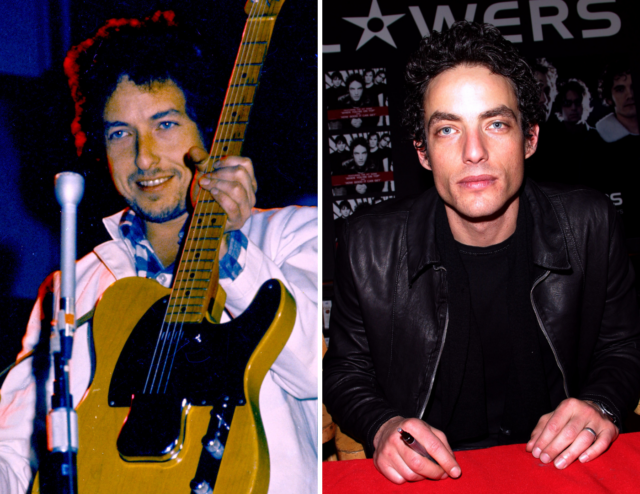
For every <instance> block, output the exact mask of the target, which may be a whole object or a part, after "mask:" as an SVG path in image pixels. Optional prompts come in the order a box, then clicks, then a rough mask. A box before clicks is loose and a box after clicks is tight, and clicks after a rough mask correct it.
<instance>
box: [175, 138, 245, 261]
mask: <svg viewBox="0 0 640 494" xmlns="http://www.w3.org/2000/svg"><path fill="white" fill-rule="evenodd" d="M186 159H187V161H190V162H191V163H193V164H194V166H195V168H196V170H195V171H196V176H195V179H194V181H193V187H192V190H191V198H192V201H193V202H194V203H195V200H196V197H198V193H199V192H200V189H201V188H202V189H205V190H207V191H209V192H210V193H211V195H212V196H213V198H214V199H215V200H216V201H217V202H218V204H220V206H221V207H222V209H224V211H225V213H227V225H226V227H225V232H229V231H232V230H239V229H240V228H242V226H243V225H244V224H245V223H246V221H247V220H248V219H249V217H250V216H251V208H252V207H253V206H254V205H255V203H256V191H257V190H258V183H257V182H256V177H255V175H254V173H253V164H252V163H251V160H250V159H249V158H243V157H241V156H228V157H226V158H224V159H222V160H220V161H217V162H216V163H214V166H213V171H212V172H210V173H206V170H207V167H208V165H209V164H210V163H211V161H210V160H209V154H208V153H207V152H206V151H205V150H204V149H202V148H199V147H192V148H191V149H189V153H188V155H187V157H186ZM226 248H227V244H226V237H225V240H224V242H222V245H221V248H220V258H222V257H223V256H224V254H225V253H226Z"/></svg>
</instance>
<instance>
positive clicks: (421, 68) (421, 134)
mask: <svg viewBox="0 0 640 494" xmlns="http://www.w3.org/2000/svg"><path fill="white" fill-rule="evenodd" d="M458 65H470V66H474V65H482V66H485V67H487V68H488V69H489V70H490V71H491V72H493V73H494V74H499V75H501V76H503V77H506V78H508V79H509V80H510V81H511V84H512V85H513V88H514V90H515V93H516V97H517V99H518V109H519V110H520V113H521V114H522V131H523V132H524V134H525V136H527V137H530V136H531V127H532V126H533V125H535V124H537V123H539V122H543V121H544V115H543V112H542V109H541V108H540V105H539V100H540V89H539V88H538V85H537V83H536V80H535V78H534V77H533V73H532V71H531V68H530V67H529V65H527V63H526V61H525V60H524V58H523V57H522V56H521V55H520V53H518V51H517V50H516V49H515V48H514V46H513V45H512V44H511V43H510V42H509V41H507V40H505V39H504V38H503V37H502V34H500V31H498V29H496V28H495V27H493V26H491V25H490V24H478V23H474V22H467V21H460V22H456V23H455V24H453V25H452V26H451V27H450V28H449V29H448V30H447V31H445V32H437V31H436V32H433V33H432V34H431V37H429V38H425V39H423V40H422V42H421V43H420V47H419V48H418V50H417V51H416V52H415V53H414V54H413V55H412V57H411V58H410V59H409V63H408V64H407V69H406V71H405V82H406V85H407V95H406V99H405V111H404V122H403V123H404V125H405V126H406V128H407V130H408V132H409V136H410V138H411V139H412V140H413V141H414V143H415V147H416V149H418V150H419V151H424V150H426V139H427V136H426V134H425V128H424V124H425V121H424V118H425V117H424V94H425V91H426V90H427V87H428V86H429V83H430V82H431V81H432V80H433V79H434V78H435V77H436V76H438V75H439V74H441V73H442V72H444V71H445V70H449V69H452V68H454V67H457V66H458Z"/></svg>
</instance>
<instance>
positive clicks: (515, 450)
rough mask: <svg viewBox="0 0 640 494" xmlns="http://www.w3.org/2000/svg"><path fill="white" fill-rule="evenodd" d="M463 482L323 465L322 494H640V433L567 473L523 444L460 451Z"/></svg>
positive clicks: (347, 464)
mask: <svg viewBox="0 0 640 494" xmlns="http://www.w3.org/2000/svg"><path fill="white" fill-rule="evenodd" d="M456 459H457V460H458V463H459V464H460V468H462V476H461V477H460V478H459V479H457V480H453V479H446V480H443V481H429V480H426V481H422V482H415V483H405V484H403V485H395V484H393V483H391V482H389V481H388V480H387V479H385V478H384V477H383V476H382V475H381V474H380V473H378V471H377V470H376V469H375V467H374V466H373V460H351V461H331V462H324V463H323V464H322V466H323V468H322V494H360V493H362V494H377V493H384V494H387V493H402V494H413V493H427V492H428V493H429V494H431V493H442V494H457V493H460V494H469V493H487V494H489V493H491V494H494V493H498V494H502V493H518V494H528V493H531V494H550V493H556V492H560V493H570V494H573V493H576V494H577V493H580V494H594V493H595V494H597V493H607V494H612V493H615V494H620V493H640V432H635V433H630V434H622V435H620V437H618V440H617V441H616V442H615V443H614V444H613V445H612V446H611V448H610V449H609V451H607V452H606V453H605V454H604V455H602V456H601V457H599V458H597V459H595V460H593V461H591V462H589V463H586V464H582V463H579V462H576V463H574V464H572V465H570V466H569V467H568V468H566V469H565V470H557V469H556V468H555V467H554V466H553V464H549V465H545V464H543V463H541V462H540V460H537V459H535V458H534V457H533V456H531V454H530V453H526V452H525V450H524V444H514V445H511V446H498V447H495V448H489V449H483V450H478V451H460V452H458V453H456Z"/></svg>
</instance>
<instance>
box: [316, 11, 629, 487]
mask: <svg viewBox="0 0 640 494" xmlns="http://www.w3.org/2000/svg"><path fill="white" fill-rule="evenodd" d="M406 81H407V86H408V90H407V99H406V124H407V127H408V128H409V131H410V136H411V138H412V140H413V142H414V146H415V148H416V151H417V153H418V158H419V160H420V163H421V164H422V166H423V167H424V168H426V169H428V170H431V171H432V173H433V178H434V182H435V187H434V188H432V189H430V190H428V191H427V192H425V193H423V194H422V195H420V196H418V197H413V198H409V199H404V200H401V201H397V202H385V203H383V204H381V205H379V206H377V207H375V208H373V209H372V210H369V211H368V212H367V214H362V215H357V214H356V215H354V216H352V217H350V218H348V219H346V220H345V227H344V229H343V232H342V235H341V237H340V238H339V240H338V248H339V252H338V255H337V261H336V279H335V285H334V295H335V296H334V304H333V309H332V320H331V344H330V345H329V352H328V353H327V355H326V356H325V359H324V371H323V378H324V397H325V403H326V405H327V409H328V411H329V412H330V413H331V415H332V416H333V418H334V420H335V421H336V423H337V424H338V425H340V427H341V429H342V430H343V431H344V432H346V433H347V434H350V435H352V436H353V437H354V438H356V439H358V440H360V441H362V442H363V443H364V445H365V449H366V451H367V453H368V454H369V455H373V459H374V462H375V465H376V467H377V468H378V470H380V472H382V473H383V474H384V475H385V476H386V477H387V478H388V479H390V480H391V481H393V482H396V483H402V482H405V481H417V480H422V479H425V478H429V479H444V478H446V477H448V476H450V477H459V476H460V475H461V473H462V472H461V469H460V466H459V465H458V463H457V462H456V459H455V455H454V451H456V450H463V449H477V448H484V447H490V446H495V445H503V444H512V443H526V450H527V451H528V452H531V453H532V454H533V456H534V457H535V458H539V459H540V461H542V462H543V463H553V464H554V465H555V467H556V468H558V469H563V468H566V467H567V466H568V465H570V464H571V463H572V462H574V461H575V460H579V461H581V462H587V461H591V460H593V459H594V458H596V457H598V456H599V455H600V454H602V453H603V452H604V451H605V450H606V449H607V448H608V447H609V445H610V444H611V443H612V441H614V440H615V439H616V437H617V436H618V433H619V431H620V427H621V426H622V420H623V418H624V417H625V415H626V414H627V413H628V412H629V411H630V410H631V409H632V408H633V407H634V405H635V403H636V402H637V397H638V391H639V383H640V350H639V348H640V346H639V342H640V332H639V325H638V323H639V315H638V308H637V305H636V296H635V292H634V288H633V281H634V275H633V271H632V269H631V267H630V264H629V260H628V256H627V255H626V252H625V250H624V237H623V235H622V231H621V227H620V221H619V219H618V216H617V214H616V212H615V210H614V209H613V207H612V205H611V204H610V201H608V200H607V198H606V197H604V196H603V195H602V194H598V193H597V192H595V191H591V190H584V189H575V188H573V189H571V188H563V189H558V188H553V187H541V186H538V185H537V184H535V183H534V182H533V181H529V180H525V179H524V162H525V159H526V158H528V157H530V156H531V155H532V154H533V153H534V152H535V150H536V146H537V144H538V138H539V123H540V122H542V121H543V120H544V114H543V109H542V108H541V105H540V94H539V87H538V85H537V84H536V80H535V79H534V77H533V74H532V71H531V69H530V68H529V66H528V65H527V64H526V62H525V61H524V60H523V58H522V57H521V56H520V55H519V54H518V52H517V51H516V49H515V48H514V47H513V45H511V43H509V42H508V41H506V40H505V39H504V38H503V37H502V35H501V34H500V32H499V31H498V30H497V29H496V28H494V27H492V26H490V25H480V24H474V23H467V22H461V23H456V24H454V25H453V26H451V28H450V29H449V30H448V31H446V32H443V33H433V35H432V36H431V37H430V38H428V39H425V40H423V41H422V43H421V45H420V48H419V49H418V51H417V52H416V54H415V55H414V56H413V57H412V58H411V59H410V61H409V63H408V66H407V70H406ZM400 430H404V431H406V432H409V433H410V434H411V435H413V437H414V438H415V440H416V441H417V442H419V443H420V444H422V445H423V446H424V447H425V448H426V450H427V452H428V453H429V455H431V457H433V459H434V461H430V460H429V459H427V458H425V457H423V456H421V455H419V454H417V453H416V452H414V451H413V450H412V449H410V448H408V447H407V446H406V445H405V444H404V443H403V442H402V440H401V435H400V434H399V431H400ZM524 448H525V446H523V449H524Z"/></svg>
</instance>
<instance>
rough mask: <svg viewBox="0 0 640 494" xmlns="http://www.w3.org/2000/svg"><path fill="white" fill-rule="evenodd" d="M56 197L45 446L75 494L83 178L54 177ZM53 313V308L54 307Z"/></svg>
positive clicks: (63, 488)
mask: <svg viewBox="0 0 640 494" xmlns="http://www.w3.org/2000/svg"><path fill="white" fill-rule="evenodd" d="M55 189H56V198H57V199H58V203H60V206H61V207H62V229H61V230H62V231H61V261H60V270H61V272H62V274H61V289H60V307H58V310H57V317H56V320H57V323H56V326H55V328H54V329H53V331H52V335H51V350H52V352H53V359H54V369H55V377H54V381H53V395H52V396H51V411H50V412H49V415H47V446H48V449H49V451H50V452H51V453H50V455H49V458H50V462H51V467H52V470H51V471H52V473H53V477H54V479H55V483H56V486H57V487H58V492H59V493H60V494H76V493H77V492H78V473H77V466H76V457H77V453H78V416H77V414H76V411H75V409H74V408H73V397H72V396H71V393H70V391H69V360H70V359H71V351H72V348H73V334H74V332H75V329H76V320H75V305H76V304H75V292H76V265H75V262H76V211H77V206H78V204H79V203H80V200H81V199H82V194H83V193H84V178H82V176H81V175H78V174H77V173H71V172H63V173H59V174H57V175H56V182H55ZM54 310H55V308H54Z"/></svg>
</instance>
